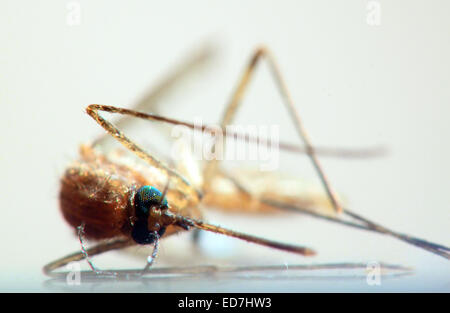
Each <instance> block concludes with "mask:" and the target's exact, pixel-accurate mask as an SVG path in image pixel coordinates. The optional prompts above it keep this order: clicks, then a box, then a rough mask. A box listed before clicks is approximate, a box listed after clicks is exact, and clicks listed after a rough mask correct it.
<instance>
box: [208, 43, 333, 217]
mask: <svg viewBox="0 0 450 313" xmlns="http://www.w3.org/2000/svg"><path fill="white" fill-rule="evenodd" d="M262 58H265V59H266V60H267V62H268V64H269V67H270V70H271V73H272V75H273V77H274V80H275V83H276V86H277V88H278V90H279V92H280V95H281V96H282V98H283V101H284V103H285V105H286V108H287V109H288V111H289V113H290V116H291V118H292V121H293V122H294V125H295V127H296V129H297V133H298V134H299V136H300V138H301V139H302V140H303V143H304V145H305V150H306V153H307V154H308V156H309V157H310V159H311V161H312V163H313V165H314V167H315V169H316V171H317V173H318V175H319V177H320V180H321V181H322V184H323V186H324V187H325V190H326V192H327V194H328V197H329V199H330V201H331V203H332V204H333V206H334V208H335V210H336V211H337V212H342V206H341V204H340V202H339V200H338V198H337V195H336V193H335V192H334V190H333V188H332V187H331V185H330V183H329V182H328V178H327V177H326V175H325V173H324V171H323V169H322V166H321V165H320V163H319V160H318V158H317V156H316V152H315V149H314V148H313V146H312V144H311V141H310V139H309V136H308V133H307V131H306V129H305V127H304V125H303V122H302V120H301V118H300V115H299V113H298V111H297V109H296V108H295V106H294V103H293V100H292V98H291V96H290V94H289V91H288V89H287V87H286V83H285V82H284V80H283V77H282V76H281V72H280V70H279V69H278V65H277V64H276V62H275V59H274V57H273V56H272V55H271V54H270V52H269V51H268V50H267V49H265V48H260V49H258V50H257V51H256V52H255V53H254V55H253V57H252V58H251V60H250V63H249V64H248V65H247V67H246V69H245V71H244V74H243V76H242V77H241V80H240V81H239V83H238V87H237V89H236V90H235V92H234V93H233V95H232V97H231V100H230V102H229V103H228V105H227V107H226V110H225V113H224V115H223V118H222V122H221V126H222V128H224V127H226V126H227V125H228V124H230V123H231V121H232V120H233V118H234V116H235V115H236V111H237V109H238V107H239V105H240V104H241V103H242V98H243V96H244V93H245V90H246V89H247V87H248V84H249V82H250V80H251V78H252V74H253V72H254V70H255V68H256V65H257V64H258V62H259V61H260V60H261V59H262ZM213 149H214V147H213ZM217 166H218V161H217V160H211V161H210V162H209V163H208V164H207V166H206V168H205V171H204V179H205V181H204V184H205V186H206V187H207V186H208V185H209V182H210V180H211V179H212V177H214V175H215V173H216V170H217Z"/></svg>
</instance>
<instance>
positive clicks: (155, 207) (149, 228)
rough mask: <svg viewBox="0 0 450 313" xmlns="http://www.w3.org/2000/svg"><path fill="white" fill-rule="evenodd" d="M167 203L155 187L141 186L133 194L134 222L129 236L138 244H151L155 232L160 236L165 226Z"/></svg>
mask: <svg viewBox="0 0 450 313" xmlns="http://www.w3.org/2000/svg"><path fill="white" fill-rule="evenodd" d="M168 208H169V205H168V203H167V200H166V199H165V196H164V195H163V194H162V193H161V192H160V191H159V190H158V189H156V188H155V187H152V186H143V187H141V188H139V189H138V190H137V192H136V195H135V196H134V212H135V213H134V223H133V228H132V230H131V236H132V237H133V239H134V241H136V243H138V244H151V243H153V242H154V241H155V239H156V238H155V235H154V233H155V232H158V234H159V236H160V237H161V236H162V235H163V234H164V232H165V230H166V226H167V224H168V223H167V221H166V220H167V218H166V217H165V215H166V214H165V212H167V210H168Z"/></svg>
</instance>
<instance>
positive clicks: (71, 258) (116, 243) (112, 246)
mask: <svg viewBox="0 0 450 313" xmlns="http://www.w3.org/2000/svg"><path fill="white" fill-rule="evenodd" d="M134 245H136V243H135V242H134V241H132V240H130V239H128V238H123V237H119V238H116V239H113V240H111V241H107V242H101V243H99V244H97V245H96V246H93V247H91V248H89V249H86V250H85V252H82V251H79V252H76V253H72V254H69V255H67V256H65V257H63V258H61V259H58V260H56V261H53V262H51V263H49V264H47V265H45V266H44V268H43V271H44V273H45V274H47V275H52V274H54V271H55V270H57V269H59V268H61V267H63V266H65V265H67V264H69V263H71V262H76V261H81V260H83V259H85V258H86V254H87V255H89V257H93V256H95V255H99V254H102V253H104V252H107V251H112V250H120V249H123V248H126V247H131V246H134Z"/></svg>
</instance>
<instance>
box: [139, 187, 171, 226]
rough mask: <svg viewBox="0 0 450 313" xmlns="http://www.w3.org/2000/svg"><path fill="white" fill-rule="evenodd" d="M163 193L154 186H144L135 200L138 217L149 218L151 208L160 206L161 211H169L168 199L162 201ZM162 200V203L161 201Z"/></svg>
mask: <svg viewBox="0 0 450 313" xmlns="http://www.w3.org/2000/svg"><path fill="white" fill-rule="evenodd" d="M162 196H163V195H162V193H161V191H159V190H158V189H156V188H155V187H152V186H143V187H141V188H139V189H138V191H137V193H136V196H135V198H134V205H135V210H136V217H137V218H138V219H140V218H147V217H148V213H149V210H150V208H151V207H154V206H159V207H160V208H161V209H167V208H168V203H167V200H166V198H164V200H162ZM161 200H162V201H161Z"/></svg>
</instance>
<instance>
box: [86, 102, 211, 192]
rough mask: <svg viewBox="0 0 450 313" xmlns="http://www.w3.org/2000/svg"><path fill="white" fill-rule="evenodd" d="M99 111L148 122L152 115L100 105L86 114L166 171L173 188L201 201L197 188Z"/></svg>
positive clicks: (95, 105) (94, 105) (126, 146)
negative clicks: (135, 141) (173, 181)
mask: <svg viewBox="0 0 450 313" xmlns="http://www.w3.org/2000/svg"><path fill="white" fill-rule="evenodd" d="M98 111H105V112H109V113H119V114H124V115H130V116H135V117H138V118H142V119H146V120H151V119H150V118H149V116H150V117H151V116H152V115H149V114H145V113H140V112H137V111H134V110H128V109H123V108H116V107H112V106H105V105H99V104H91V105H89V106H88V107H87V108H86V112H87V113H88V114H89V115H90V116H91V117H92V118H93V119H94V120H95V121H96V122H97V123H98V124H99V125H100V126H101V127H103V129H105V130H106V131H107V132H108V133H109V134H110V135H111V136H113V137H114V138H115V139H117V140H118V141H119V142H120V143H121V144H122V145H123V146H124V147H125V148H127V149H128V150H130V151H131V152H133V153H134V154H136V155H137V156H138V157H139V158H141V159H143V160H144V161H146V162H147V163H148V164H149V165H151V166H154V167H156V168H158V169H160V170H162V171H164V172H165V174H166V175H168V176H169V177H170V178H172V179H174V180H175V183H174V184H173V186H177V188H180V189H181V191H182V192H183V193H184V194H186V195H188V196H190V197H192V198H196V199H201V196H202V193H201V192H200V191H199V190H197V189H196V188H194V186H192V185H191V184H190V183H189V182H188V181H187V180H186V179H185V178H184V177H183V176H181V175H180V174H179V173H178V172H176V171H175V170H173V169H171V168H170V167H169V166H167V165H166V164H164V163H163V162H162V161H160V160H158V159H157V158H156V157H154V156H152V155H151V154H150V153H148V152H146V151H145V150H144V149H143V148H141V147H139V146H138V145H137V144H136V143H134V142H133V141H132V140H131V139H129V138H128V137H127V136H125V134H124V133H123V132H122V131H120V130H119V129H118V128H117V127H116V126H114V125H113V124H111V123H110V122H109V121H107V120H106V119H104V118H103V117H102V116H101V115H100V114H99V113H98Z"/></svg>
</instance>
